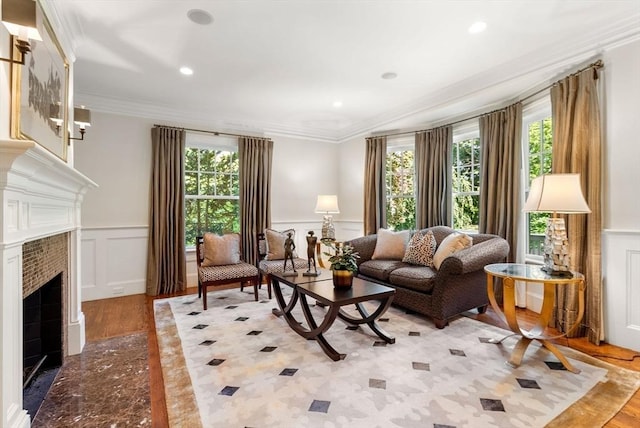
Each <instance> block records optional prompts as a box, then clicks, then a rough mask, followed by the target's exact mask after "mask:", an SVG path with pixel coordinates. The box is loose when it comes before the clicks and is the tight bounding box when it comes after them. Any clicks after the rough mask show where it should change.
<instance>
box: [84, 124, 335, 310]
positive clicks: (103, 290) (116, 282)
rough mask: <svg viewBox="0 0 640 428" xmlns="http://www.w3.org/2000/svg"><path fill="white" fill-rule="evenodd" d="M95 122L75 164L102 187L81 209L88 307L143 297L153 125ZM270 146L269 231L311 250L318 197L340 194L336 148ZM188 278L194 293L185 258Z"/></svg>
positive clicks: (279, 141)
mask: <svg viewBox="0 0 640 428" xmlns="http://www.w3.org/2000/svg"><path fill="white" fill-rule="evenodd" d="M92 119H93V123H92V126H91V128H89V129H88V131H87V134H86V137H85V141H82V142H78V143H76V147H75V158H74V161H75V167H76V168H77V169H78V170H79V171H81V172H82V173H84V174H85V175H87V176H88V177H90V178H91V179H92V180H94V181H95V182H97V183H98V185H99V186H100V187H99V188H98V189H96V190H94V191H92V192H90V193H89V194H87V196H86V197H85V201H84V203H83V212H82V224H83V234H82V249H81V253H82V264H83V266H82V284H83V288H82V299H83V301H87V300H95V299H103V298H108V297H114V296H118V295H128V294H138V293H144V292H145V283H146V279H145V278H146V260H147V254H146V245H147V238H148V226H149V189H150V177H151V128H152V127H153V125H154V123H156V122H155V121H153V120H151V119H144V118H137V117H126V116H119V115H113V114H106V113H100V112H92ZM169 125H176V126H180V124H169ZM189 127H191V128H198V126H193V125H189ZM201 128H202V129H207V126H206V125H202V127H201ZM272 139H273V140H274V155H273V173H272V194H271V197H272V211H271V213H272V217H271V219H272V227H273V228H276V229H286V228H294V229H296V234H297V245H298V246H299V248H301V249H302V248H306V241H305V235H306V233H307V231H308V230H311V229H314V230H315V231H316V233H319V230H320V227H321V223H322V216H321V215H320V214H315V213H314V208H315V203H316V196H317V195H318V194H321V193H335V194H337V193H338V187H339V186H338V185H339V173H338V162H337V158H338V148H339V145H337V144H331V143H323V142H317V141H305V140H301V139H296V138H285V137H278V136H275V137H273V138H272ZM335 218H336V219H337V220H339V215H336V217H335ZM187 272H188V284H189V286H195V285H197V280H196V276H195V255H194V254H193V253H188V254H187Z"/></svg>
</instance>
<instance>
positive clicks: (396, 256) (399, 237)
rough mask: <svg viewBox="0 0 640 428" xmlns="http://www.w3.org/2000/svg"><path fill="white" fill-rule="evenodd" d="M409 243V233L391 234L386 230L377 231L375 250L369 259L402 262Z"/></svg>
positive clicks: (403, 231) (391, 232) (405, 231)
mask: <svg viewBox="0 0 640 428" xmlns="http://www.w3.org/2000/svg"><path fill="white" fill-rule="evenodd" d="M408 242H409V231H408V230H401V231H399V232H393V231H391V230H388V229H379V230H378V239H377V240H376V249H375V250H374V251H373V256H371V259H373V260H376V259H383V260H402V258H403V257H404V253H405V251H406V249H407V243H408Z"/></svg>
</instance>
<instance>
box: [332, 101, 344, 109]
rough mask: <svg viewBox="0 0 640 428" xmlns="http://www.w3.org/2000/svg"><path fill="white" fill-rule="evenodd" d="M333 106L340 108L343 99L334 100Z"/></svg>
mask: <svg viewBox="0 0 640 428" xmlns="http://www.w3.org/2000/svg"><path fill="white" fill-rule="evenodd" d="M333 106H334V107H335V108H340V107H342V101H334V102H333Z"/></svg>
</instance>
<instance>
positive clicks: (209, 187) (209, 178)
mask: <svg viewBox="0 0 640 428" xmlns="http://www.w3.org/2000/svg"><path fill="white" fill-rule="evenodd" d="M198 191H199V193H198V194H199V195H211V196H213V195H215V194H216V191H215V187H214V175H213V174H211V173H204V172H203V173H201V174H200V186H199V188H198Z"/></svg>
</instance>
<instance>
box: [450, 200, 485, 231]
mask: <svg viewBox="0 0 640 428" xmlns="http://www.w3.org/2000/svg"><path fill="white" fill-rule="evenodd" d="M479 212H480V197H479V196H478V195H465V196H462V195H456V196H455V197H454V203H453V228H454V229H460V230H475V231H477V230H478V225H479V224H480V221H479Z"/></svg>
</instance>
